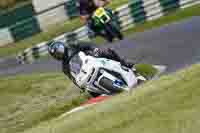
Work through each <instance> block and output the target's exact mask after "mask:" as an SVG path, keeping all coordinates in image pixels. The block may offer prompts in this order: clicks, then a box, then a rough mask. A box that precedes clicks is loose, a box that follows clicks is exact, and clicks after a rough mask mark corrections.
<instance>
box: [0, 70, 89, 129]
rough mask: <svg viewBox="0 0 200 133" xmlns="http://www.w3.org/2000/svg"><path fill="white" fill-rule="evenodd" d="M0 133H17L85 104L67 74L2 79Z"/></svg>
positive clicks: (0, 89)
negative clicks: (65, 75)
mask: <svg viewBox="0 0 200 133" xmlns="http://www.w3.org/2000/svg"><path fill="white" fill-rule="evenodd" d="M0 84H1V85H0V120H1V121H0V132H1V133H16V132H21V131H23V130H25V129H27V128H30V127H32V126H34V125H37V124H38V123H40V122H41V121H48V120H50V119H51V118H53V117H56V116H58V115H60V114H61V113H63V112H65V111H66V110H70V109H72V108H73V107H75V106H78V105H80V104H81V103H83V102H85V100H86V99H87V97H88V95H86V94H80V92H79V90H78V89H75V86H73V84H71V83H69V80H67V79H66V78H65V77H64V75H62V74H57V73H52V74H34V75H23V76H17V77H8V78H1V79H0Z"/></svg>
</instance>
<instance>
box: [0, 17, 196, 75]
mask: <svg viewBox="0 0 200 133" xmlns="http://www.w3.org/2000/svg"><path fill="white" fill-rule="evenodd" d="M101 47H112V48H114V49H116V51H117V52H118V53H119V54H120V55H121V56H124V58H128V59H129V60H130V61H133V62H137V63H148V64H156V65H166V66H167V72H174V71H176V70H177V69H180V68H183V67H187V66H189V65H191V64H194V63H198V62H200V17H193V18H191V19H188V20H184V21H181V22H177V23H173V24H169V25H165V26H163V27H161V28H155V29H153V30H149V31H145V32H142V33H137V34H134V35H133V36H130V37H128V38H126V39H124V40H122V41H118V42H115V43H113V44H105V45H102V46H101ZM35 72H38V73H39V72H40V73H41V72H61V64H60V63H59V62H57V61H55V60H53V59H43V60H39V61H36V62H35V63H33V64H25V65H20V64H17V61H16V60H15V59H13V58H9V57H8V58H6V59H0V76H11V75H18V74H31V73H35Z"/></svg>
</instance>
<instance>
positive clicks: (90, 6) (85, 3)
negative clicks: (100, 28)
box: [79, 0, 112, 42]
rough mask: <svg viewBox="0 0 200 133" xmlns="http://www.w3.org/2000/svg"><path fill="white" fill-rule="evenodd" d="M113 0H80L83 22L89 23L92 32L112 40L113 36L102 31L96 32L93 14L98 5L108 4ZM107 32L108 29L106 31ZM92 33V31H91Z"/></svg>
mask: <svg viewBox="0 0 200 133" xmlns="http://www.w3.org/2000/svg"><path fill="white" fill-rule="evenodd" d="M110 1H111V0H79V4H80V8H79V9H80V19H81V21H82V23H83V24H87V26H88V28H89V30H91V31H93V32H92V33H94V34H98V35H100V36H102V37H104V38H106V39H107V40H108V41H109V42H112V36H111V35H110V34H105V33H101V32H96V30H95V26H94V24H93V22H92V19H91V16H92V14H93V13H94V11H95V10H96V9H97V8H98V7H103V6H106V5H107V4H109V3H110ZM105 32H106V31H105ZM90 33H91V32H90Z"/></svg>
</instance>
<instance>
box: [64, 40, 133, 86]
mask: <svg viewBox="0 0 200 133" xmlns="http://www.w3.org/2000/svg"><path fill="white" fill-rule="evenodd" d="M80 51H83V52H85V53H86V54H87V55H91V56H95V57H101V58H107V59H112V60H115V61H118V62H120V63H121V64H122V65H124V66H127V67H129V68H132V67H133V64H132V63H128V62H126V61H125V60H124V59H121V58H120V56H119V55H118V54H117V53H116V52H115V51H114V50H113V49H111V48H97V47H94V46H92V45H91V44H89V43H81V44H80V45H72V46H70V47H66V50H65V56H64V59H63V62H62V70H63V72H64V74H65V75H67V76H68V77H69V78H70V79H71V80H72V81H73V82H74V84H76V82H75V79H74V78H73V76H72V75H71V73H70V65H69V62H70V60H71V59H72V57H73V56H74V55H76V54H78V53H79V52H80ZM76 85H77V84H76ZM77 86H78V85H77Z"/></svg>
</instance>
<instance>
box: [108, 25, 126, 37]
mask: <svg viewBox="0 0 200 133" xmlns="http://www.w3.org/2000/svg"><path fill="white" fill-rule="evenodd" d="M105 30H106V34H107V36H108V37H110V36H112V39H114V38H115V37H116V38H118V39H119V40H123V38H124V36H123V34H122V33H121V32H120V30H119V29H118V28H117V27H116V25H114V24H112V23H108V24H107V25H106V26H105Z"/></svg>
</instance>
